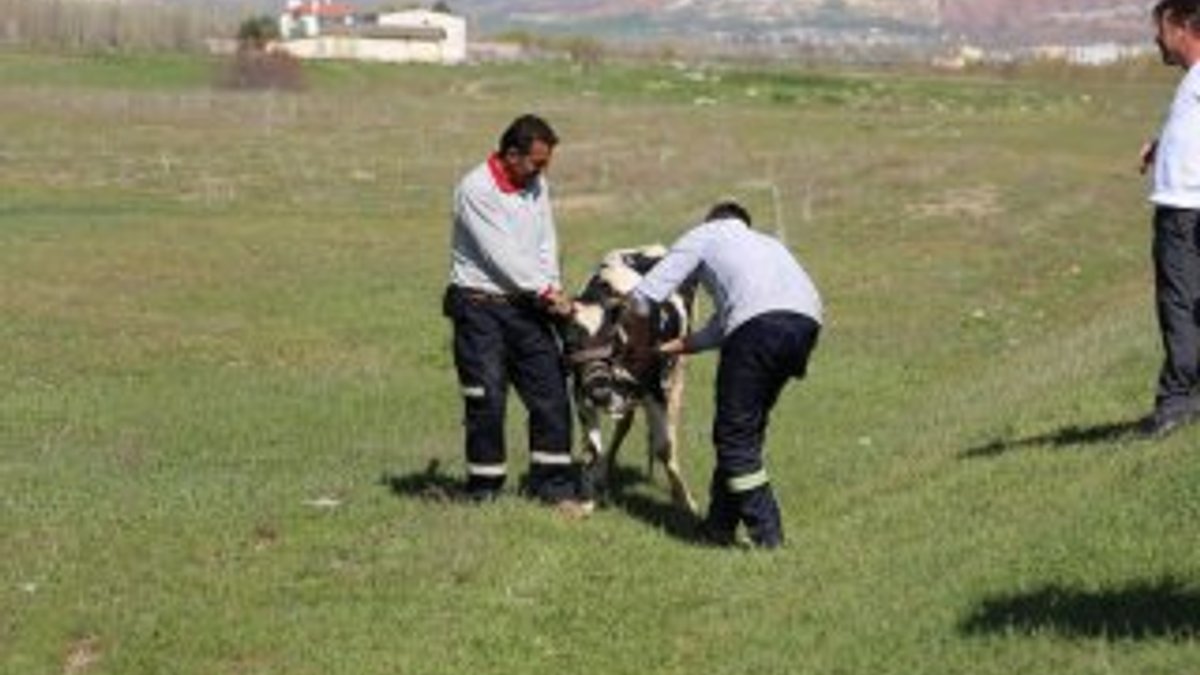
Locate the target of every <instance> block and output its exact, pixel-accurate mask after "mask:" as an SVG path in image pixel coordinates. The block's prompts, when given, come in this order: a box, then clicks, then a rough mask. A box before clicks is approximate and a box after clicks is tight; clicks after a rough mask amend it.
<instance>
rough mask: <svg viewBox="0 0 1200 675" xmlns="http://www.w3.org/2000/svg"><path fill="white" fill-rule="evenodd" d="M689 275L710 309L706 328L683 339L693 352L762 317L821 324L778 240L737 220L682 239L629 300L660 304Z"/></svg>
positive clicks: (817, 301)
mask: <svg viewBox="0 0 1200 675" xmlns="http://www.w3.org/2000/svg"><path fill="white" fill-rule="evenodd" d="M693 272H697V273H698V274H699V278H700V282H701V283H702V284H703V285H704V288H705V290H706V291H708V294H709V295H711V296H712V298H713V303H714V305H715V311H714V313H713V316H712V318H711V319H710V320H709V322H708V324H707V325H706V326H705V327H704V328H703V329H701V330H700V331H698V332H697V333H696V334H694V335H692V336H691V337H689V338H688V344H689V346H690V347H691V348H692V349H693V350H695V351H702V350H705V349H711V348H713V347H716V346H718V345H719V344H720V343H721V341H722V340H723V339H724V338H726V337H728V336H729V335H730V334H732V333H733V331H735V330H737V328H738V326H741V325H742V324H743V323H745V322H747V321H749V320H750V319H753V318H754V317H756V316H759V315H761V314H766V313H767V312H775V311H784V312H795V313H798V314H803V315H805V316H807V317H809V318H811V319H813V320H814V321H816V322H817V323H821V320H822V312H823V310H822V306H821V296H820V295H819V294H818V293H817V288H816V286H815V285H814V284H813V282H812V279H810V278H809V276H808V274H807V273H806V272H805V271H804V268H802V267H801V266H800V264H799V263H798V262H796V259H795V258H794V257H792V254H791V252H790V251H788V249H787V247H785V246H784V245H783V244H782V243H780V242H779V240H777V239H775V238H774V237H769V236H767V235H765V234H762V233H759V232H755V231H754V230H752V229H750V228H749V227H747V226H746V224H745V223H743V222H742V221H740V220H737V219H724V220H713V221H709V222H707V223H704V224H702V225H699V226H697V227H695V228H693V229H692V230H690V231H689V232H688V233H687V234H685V235H683V237H682V238H680V239H679V241H677V242H675V244H674V246H672V247H671V250H670V251H669V252H668V253H667V255H666V257H665V258H663V259H662V260H661V261H659V263H658V264H657V265H655V266H654V268H653V269H651V270H650V272H649V273H648V274H647V275H646V276H645V278H643V279H642V281H641V283H640V284H638V286H637V288H635V289H634V290H633V297H634V300H635V301H639V302H645V301H650V302H663V301H664V300H666V298H667V297H668V296H670V295H671V293H672V292H674V291H675V289H676V288H678V287H679V285H680V284H682V283H683V282H685V281H686V280H687V279H688V277H690V276H691V275H692V273H693Z"/></svg>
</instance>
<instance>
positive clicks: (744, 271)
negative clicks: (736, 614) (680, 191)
mask: <svg viewBox="0 0 1200 675" xmlns="http://www.w3.org/2000/svg"><path fill="white" fill-rule="evenodd" d="M750 223H751V221H750V214H749V213H747V212H746V210H745V209H744V208H742V207H741V206H740V205H738V204H736V203H733V202H725V203H721V204H718V205H716V206H715V207H713V209H712V210H711V211H710V212H709V214H708V216H707V217H706V218H705V222H704V223H702V224H700V225H699V226H697V227H695V228H693V229H692V230H690V231H689V232H687V233H686V234H684V236H683V237H682V238H680V239H679V240H678V241H677V242H675V244H674V245H673V246H672V247H671V250H670V252H669V253H668V254H667V256H666V257H665V258H663V260H662V261H661V262H659V263H658V265H656V266H655V267H654V268H653V269H651V270H650V272H649V273H648V274H647V275H646V276H645V278H644V279H643V280H642V281H641V283H640V284H639V285H638V286H637V288H635V289H634V290H633V293H632V295H631V301H632V305H633V311H632V312H629V313H628V314H629V316H630V319H629V320H628V321H627V330H628V331H629V332H630V337H629V342H630V344H633V345H645V344H651V343H652V342H653V340H652V339H651V337H650V336H649V330H650V328H649V326H650V323H649V321H647V319H646V317H647V316H648V315H649V314H650V311H651V308H652V306H653V305H654V304H655V303H660V302H662V301H663V300H665V299H666V298H667V297H668V296H669V295H670V294H671V292H673V291H674V290H675V289H676V288H678V287H679V286H680V285H681V284H683V283H685V282H686V281H687V280H688V279H689V278H691V277H692V276H693V275H697V276H698V277H699V280H700V283H701V284H702V285H703V286H704V288H705V290H706V291H707V292H708V293H709V295H711V296H712V298H713V301H714V304H715V311H714V314H713V316H712V318H711V320H710V321H709V322H708V324H707V325H705V327H704V328H702V329H701V330H699V331H697V332H695V333H692V334H690V335H688V336H686V337H684V338H682V339H679V340H674V341H671V342H667V343H665V344H663V345H660V346H659V347H658V350H659V351H662V352H666V353H671V354H681V353H693V352H700V351H705V350H709V349H715V348H719V349H720V352H721V358H720V362H719V364H718V367H717V391H716V399H717V401H716V403H717V405H716V409H717V412H716V419H715V420H714V421H713V432H712V435H713V443H714V445H715V446H716V451H717V463H716V468H715V470H714V471H713V477H712V485H711V488H710V496H711V500H710V503H709V510H708V515H707V516H706V518H705V532H706V534H707V535H708V536H709V537H710V538H711V539H712V540H714V541H715V542H717V543H723V544H728V543H732V542H733V541H734V536H735V534H736V530H737V528H738V526H739V524H744V525H746V528H747V530H748V532H749V535H750V539H751V541H753V542H754V544H755V545H757V546H760V547H763V548H774V547H776V546H779V545H780V544H782V543H783V524H782V522H781V520H780V515H779V506H778V504H777V503H776V501H775V496H774V493H773V492H772V490H771V484H770V481H769V479H768V477H767V472H766V470H765V469H764V467H763V443H764V440H765V437H766V429H767V421H768V418H769V416H770V413H771V409H772V408H773V407H774V406H775V402H776V401H777V400H778V398H779V394H780V392H781V391H782V390H783V387H784V385H785V384H787V382H788V380H789V379H791V378H796V379H799V378H802V377H803V376H804V374H805V371H806V369H807V366H808V359H809V355H810V354H811V353H812V350H813V349H814V348H815V347H816V344H817V338H818V336H819V334H820V331H821V321H822V313H823V310H822V306H821V298H820V295H819V294H818V293H817V289H816V287H815V286H814V285H813V282H812V280H811V279H810V278H809V276H808V274H807V273H806V272H805V271H804V269H803V268H802V267H801V266H800V265H799V263H797V262H796V259H795V258H794V257H792V254H791V253H790V252H789V251H788V249H787V248H786V247H785V246H784V245H783V244H782V243H780V242H779V241H778V240H776V239H774V238H772V237H769V236H766V235H764V234H760V233H758V232H755V231H754V230H752V229H750ZM649 358H650V355H649V354H646V353H642V354H637V353H635V354H634V355H633V356H632V360H633V362H634V367H635V368H637V367H638V365H637V364H638V363H639V362H641V363H647V362H648V361H649Z"/></svg>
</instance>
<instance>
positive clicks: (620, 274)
mask: <svg viewBox="0 0 1200 675" xmlns="http://www.w3.org/2000/svg"><path fill="white" fill-rule="evenodd" d="M665 254H666V249H664V248H662V247H661V246H647V247H643V248H640V249H622V250H618V251H613V252H611V253H609V254H608V255H606V256H605V257H604V260H603V261H602V262H601V263H600V266H599V267H598V268H597V269H596V272H595V274H593V275H592V277H591V279H589V280H588V283H587V285H586V286H585V287H584V289H583V291H582V292H581V293H580V294H579V295H578V296H577V297H576V299H575V303H574V310H575V311H574V314H573V316H572V318H571V320H570V321H568V322H567V323H566V324H565V325H563V327H562V338H563V351H564V352H565V354H566V357H567V361H568V363H569V364H570V367H571V371H572V374H573V376H574V378H575V386H576V388H577V391H578V393H579V394H580V395H581V397H582V399H583V400H582V401H581V402H582V403H585V404H587V405H590V406H592V407H594V408H596V409H599V410H607V411H608V412H609V413H610V414H613V415H623V414H625V413H626V412H628V410H629V409H630V408H631V407H632V406H633V405H634V404H635V403H636V402H637V397H638V395H639V394H640V393H641V392H642V390H643V389H644V387H642V386H640V383H639V381H638V378H637V377H636V376H635V375H634V374H632V373H630V371H629V370H628V369H627V368H626V367H625V365H624V363H623V361H622V356H623V355H624V351H625V347H626V344H627V336H626V333H625V330H624V328H623V327H622V323H621V318H622V315H623V313H624V312H625V311H626V307H627V303H626V300H627V298H628V297H629V294H630V293H631V292H632V291H633V289H634V288H636V287H637V285H638V283H639V282H640V281H641V280H642V275H643V274H645V273H646V272H647V271H649V269H650V268H651V267H653V266H654V264H655V263H656V262H658V260H660V259H661V258H662V257H663V255H665Z"/></svg>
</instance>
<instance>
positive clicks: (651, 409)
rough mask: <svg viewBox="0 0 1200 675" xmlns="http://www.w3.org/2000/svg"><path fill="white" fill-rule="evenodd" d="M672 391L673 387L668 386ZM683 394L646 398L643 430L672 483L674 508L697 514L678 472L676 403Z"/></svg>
mask: <svg viewBox="0 0 1200 675" xmlns="http://www.w3.org/2000/svg"><path fill="white" fill-rule="evenodd" d="M671 388H672V389H674V388H675V387H671ZM672 398H674V399H675V401H676V402H675V405H674V406H672V405H671V401H672ZM681 400H682V394H681V393H679V394H674V393H673V392H670V391H668V393H667V400H666V401H659V400H656V399H654V398H649V399H647V400H646V401H645V408H646V427H647V428H648V430H649V433H650V448H651V452H653V453H654V456H655V457H657V458H658V460H659V461H660V462H662V464H663V466H664V467H666V470H667V480H668V481H669V482H670V483H671V498H672V500H673V501H674V502H675V504H676V505H677V506H679V507H680V508H683V509H686V510H687V511H688V512H690V513H699V509H698V508H697V506H696V500H695V499H693V498H692V493H691V491H689V490H688V487H687V483H686V482H685V481H684V479H683V472H682V471H680V469H679V456H678V453H677V452H676V450H677V448H678V444H677V437H676V431H675V427H676V424H677V423H678V421H679V417H678V403H679V401H681Z"/></svg>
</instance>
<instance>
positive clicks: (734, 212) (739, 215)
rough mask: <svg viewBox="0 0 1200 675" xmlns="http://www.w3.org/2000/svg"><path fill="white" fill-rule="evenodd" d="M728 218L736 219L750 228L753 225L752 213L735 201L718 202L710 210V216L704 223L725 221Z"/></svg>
mask: <svg viewBox="0 0 1200 675" xmlns="http://www.w3.org/2000/svg"><path fill="white" fill-rule="evenodd" d="M726 218H735V219H737V220H740V221H742V222H743V223H745V224H746V227H750V225H751V221H750V212H749V211H747V210H746V209H745V207H743V206H742V205H741V204H739V203H737V202H734V201H728V202H718V203H717V205H716V206H713V207H712V208H711V209H709V211H708V215H707V216H705V217H704V222H708V221H710V220H724V219H726Z"/></svg>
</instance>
